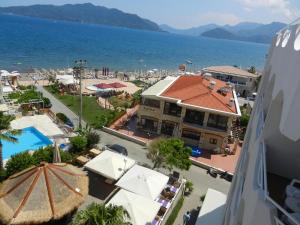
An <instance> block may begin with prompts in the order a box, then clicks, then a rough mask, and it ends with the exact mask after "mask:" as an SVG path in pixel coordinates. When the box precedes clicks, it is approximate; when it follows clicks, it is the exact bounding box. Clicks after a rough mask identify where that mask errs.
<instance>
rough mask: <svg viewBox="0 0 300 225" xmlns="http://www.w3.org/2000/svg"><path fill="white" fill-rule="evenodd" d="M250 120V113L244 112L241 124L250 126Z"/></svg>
mask: <svg viewBox="0 0 300 225" xmlns="http://www.w3.org/2000/svg"><path fill="white" fill-rule="evenodd" d="M249 120H250V115H248V114H243V115H242V116H241V126H242V127H247V126H248V123H249Z"/></svg>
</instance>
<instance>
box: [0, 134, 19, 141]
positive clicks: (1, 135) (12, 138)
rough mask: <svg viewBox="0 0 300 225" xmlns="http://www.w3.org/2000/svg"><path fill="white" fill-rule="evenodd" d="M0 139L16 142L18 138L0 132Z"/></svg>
mask: <svg viewBox="0 0 300 225" xmlns="http://www.w3.org/2000/svg"><path fill="white" fill-rule="evenodd" d="M0 140H4V141H8V142H12V143H16V142H18V139H17V138H16V137H14V136H11V135H8V134H6V133H5V134H0Z"/></svg>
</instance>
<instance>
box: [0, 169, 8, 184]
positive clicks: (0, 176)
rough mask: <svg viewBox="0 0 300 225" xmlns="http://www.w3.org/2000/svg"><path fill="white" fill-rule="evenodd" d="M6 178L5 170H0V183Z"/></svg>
mask: <svg viewBox="0 0 300 225" xmlns="http://www.w3.org/2000/svg"><path fill="white" fill-rule="evenodd" d="M6 178H7V173H6V170H4V169H0V182H2V181H4V180H5V179H6Z"/></svg>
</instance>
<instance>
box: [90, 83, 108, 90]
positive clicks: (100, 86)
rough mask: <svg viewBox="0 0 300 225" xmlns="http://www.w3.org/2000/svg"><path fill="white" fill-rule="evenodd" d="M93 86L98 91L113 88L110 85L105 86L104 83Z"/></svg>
mask: <svg viewBox="0 0 300 225" xmlns="http://www.w3.org/2000/svg"><path fill="white" fill-rule="evenodd" d="M94 86H95V87H97V88H100V89H108V88H113V87H112V86H111V85H110V84H106V83H100V84H95V85H94Z"/></svg>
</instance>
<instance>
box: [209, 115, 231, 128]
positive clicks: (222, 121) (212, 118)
mask: <svg viewBox="0 0 300 225" xmlns="http://www.w3.org/2000/svg"><path fill="white" fill-rule="evenodd" d="M227 123H228V117H226V116H221V115H216V114H209V117H208V122H207V126H208V127H213V128H217V129H220V130H227Z"/></svg>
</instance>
